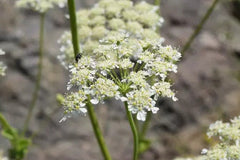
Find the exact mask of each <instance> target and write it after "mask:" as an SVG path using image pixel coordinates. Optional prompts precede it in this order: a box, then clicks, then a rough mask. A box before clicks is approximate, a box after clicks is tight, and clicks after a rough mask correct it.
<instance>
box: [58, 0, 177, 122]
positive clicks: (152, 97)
mask: <svg viewBox="0 0 240 160" xmlns="http://www.w3.org/2000/svg"><path fill="white" fill-rule="evenodd" d="M157 8H158V7H156V6H154V5H150V4H148V3H146V2H140V3H138V4H136V5H133V3H132V2H131V1H130V0H101V1H100V2H99V3H98V4H96V5H95V6H94V8H92V9H90V10H81V11H79V12H77V15H78V27H79V39H80V46H81V49H82V52H81V59H79V60H78V62H77V63H75V62H74V57H73V56H74V54H73V48H72V43H71V34H70V33H69V32H65V33H64V34H63V36H62V37H61V39H60V40H59V43H60V44H61V45H62V46H61V48H60V51H61V53H62V54H61V55H60V56H59V59H60V60H61V62H62V64H64V65H65V67H66V68H68V69H69V71H70V81H69V82H68V85H67V89H68V90H70V89H71V88H73V89H77V90H78V91H76V92H71V93H70V94H66V96H65V100H64V101H63V105H64V108H65V113H66V115H65V117H64V118H63V119H64V120H65V119H66V117H69V116H70V115H71V114H72V113H82V114H85V113H86V112H87V110H86V109H85V105H86V104H87V103H90V102H91V103H92V104H98V103H104V101H105V100H106V99H107V98H115V99H117V100H120V101H122V102H125V103H127V104H128V109H129V111H131V112H132V113H133V114H137V119H138V120H142V121H145V119H146V114H147V112H152V113H157V111H158V110H159V108H158V107H156V106H155V105H156V101H157V99H158V98H159V97H168V98H172V99H173V100H174V101H176V100H177V98H176V97H175V93H174V92H173V90H172V89H171V83H170V82H169V80H168V78H166V77H167V76H168V74H169V72H175V73H176V72H177V65H176V62H177V61H178V60H179V59H180V57H181V54H180V53H179V52H178V51H177V50H176V49H174V48H173V47H171V46H163V44H162V43H163V41H164V39H163V38H161V37H160V35H159V34H158V33H157V27H159V26H161V24H162V22H163V19H162V18H161V17H160V16H159V15H158V14H157V13H156V10H157Z"/></svg>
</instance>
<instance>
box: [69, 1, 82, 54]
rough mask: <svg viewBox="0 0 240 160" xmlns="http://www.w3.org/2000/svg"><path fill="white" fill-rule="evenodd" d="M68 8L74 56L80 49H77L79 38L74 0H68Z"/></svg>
mask: <svg viewBox="0 0 240 160" xmlns="http://www.w3.org/2000/svg"><path fill="white" fill-rule="evenodd" d="M68 10H69V16H70V26H71V33H72V43H73V49H74V55H75V58H76V57H77V55H78V53H79V52H80V49H79V40H78V29H77V18H76V13H75V12H76V7H75V2H74V0H68Z"/></svg>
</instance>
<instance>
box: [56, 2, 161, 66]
mask: <svg viewBox="0 0 240 160" xmlns="http://www.w3.org/2000/svg"><path fill="white" fill-rule="evenodd" d="M157 10H158V7H157V6H154V5H151V4H148V3H146V2H144V1H142V2H140V3H138V4H136V5H133V2H132V1H131V0H100V1H99V3H97V4H95V6H94V7H93V8H92V9H88V10H80V11H78V12H77V21H78V22H77V23H78V36H79V40H80V44H79V45H80V46H81V50H82V53H83V54H87V55H89V54H94V53H93V51H94V49H96V48H97V47H98V45H99V40H102V39H103V38H105V37H106V36H107V35H108V38H110V39H109V40H111V41H115V42H117V41H118V39H119V38H120V39H121V37H122V36H124V34H121V33H119V32H127V33H128V34H129V36H130V37H132V39H133V40H131V41H129V42H130V43H131V44H125V46H126V47H128V48H123V49H126V50H128V52H130V51H131V50H134V49H135V51H137V49H138V47H137V46H136V45H133V47H131V46H132V44H134V43H135V42H134V41H135V39H148V40H154V39H155V40H156V39H158V40H160V39H161V38H160V36H159V35H158V34H157V33H156V30H157V28H158V27H159V26H161V25H162V23H163V18H162V17H160V16H159V15H158V14H157V13H156V11H157ZM119 36H120V37H119ZM58 42H59V43H60V45H61V48H60V52H61V53H62V54H61V55H59V56H58V58H59V59H60V61H61V63H62V64H63V65H64V66H65V67H68V66H69V64H72V63H73V62H74V59H75V58H74V54H73V47H72V43H71V33H70V32H69V31H66V32H65V33H64V34H63V35H62V37H61V38H60V39H59V40H58ZM134 47H135V48H134ZM125 52H126V51H125Z"/></svg>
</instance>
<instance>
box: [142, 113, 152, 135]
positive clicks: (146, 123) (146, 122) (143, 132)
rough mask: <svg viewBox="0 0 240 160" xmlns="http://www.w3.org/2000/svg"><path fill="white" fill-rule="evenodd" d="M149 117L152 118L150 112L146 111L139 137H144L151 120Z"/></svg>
mask: <svg viewBox="0 0 240 160" xmlns="http://www.w3.org/2000/svg"><path fill="white" fill-rule="evenodd" d="M151 119H152V112H147V117H146V120H145V121H144V123H143V126H142V130H141V134H140V139H144V137H145V135H146V132H147V130H148V127H149V124H150V122H151Z"/></svg>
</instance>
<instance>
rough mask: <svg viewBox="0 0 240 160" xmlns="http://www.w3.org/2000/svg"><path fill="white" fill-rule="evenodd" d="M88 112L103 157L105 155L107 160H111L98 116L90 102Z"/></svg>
mask: <svg viewBox="0 0 240 160" xmlns="http://www.w3.org/2000/svg"><path fill="white" fill-rule="evenodd" d="M87 110H88V115H89V118H90V121H91V124H92V128H93V131H94V134H95V136H96V138H97V141H98V144H99V147H100V149H101V152H102V155H103V157H104V159H105V160H111V156H110V154H109V152H108V149H107V146H106V144H105V141H104V137H103V135H102V132H101V129H100V126H99V123H98V120H97V118H96V114H95V112H94V109H93V105H92V104H91V102H90V101H88V103H87Z"/></svg>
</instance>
